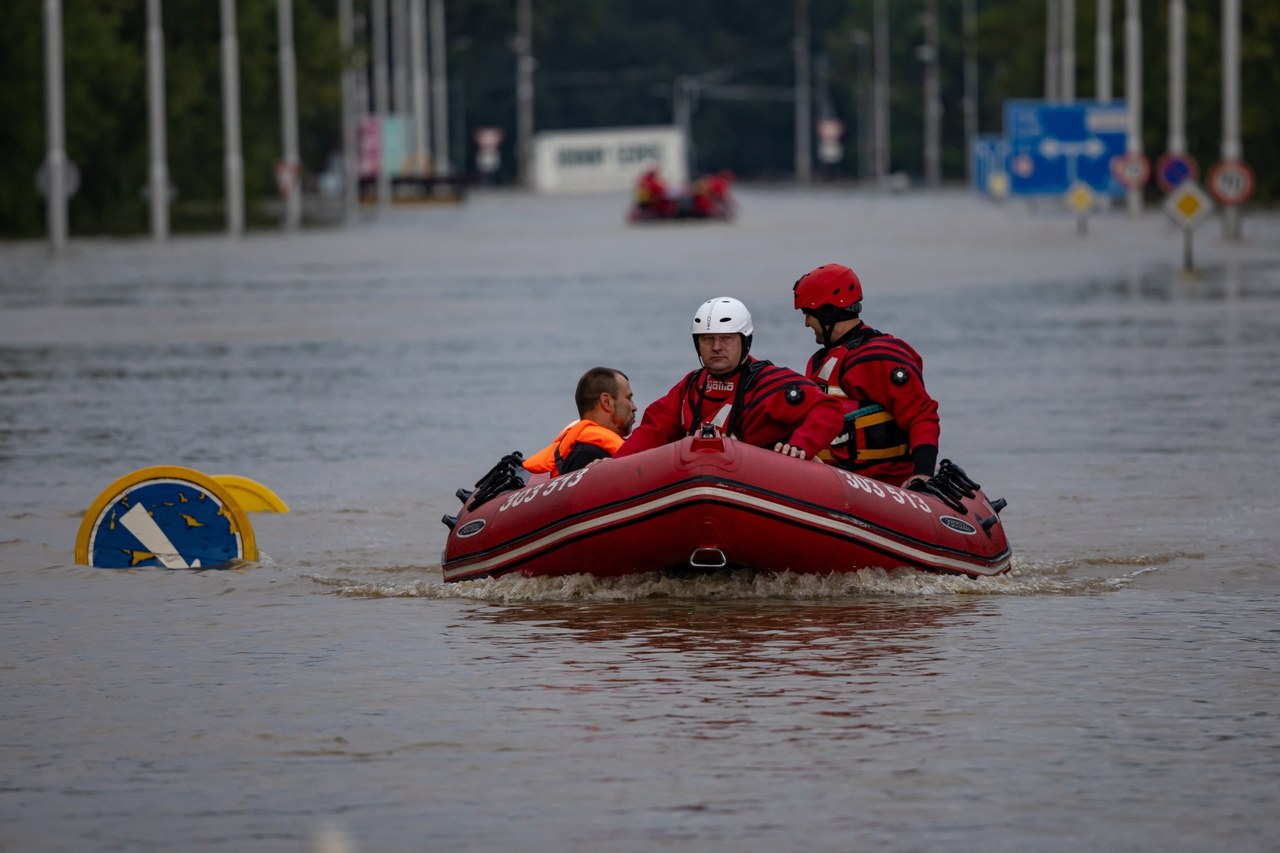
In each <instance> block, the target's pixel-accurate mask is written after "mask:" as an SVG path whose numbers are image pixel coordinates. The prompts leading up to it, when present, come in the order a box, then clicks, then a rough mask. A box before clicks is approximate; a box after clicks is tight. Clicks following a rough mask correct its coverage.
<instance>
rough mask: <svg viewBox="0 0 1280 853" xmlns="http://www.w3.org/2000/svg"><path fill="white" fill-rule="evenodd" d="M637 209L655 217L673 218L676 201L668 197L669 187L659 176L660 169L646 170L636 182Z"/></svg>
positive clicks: (654, 167) (655, 167)
mask: <svg viewBox="0 0 1280 853" xmlns="http://www.w3.org/2000/svg"><path fill="white" fill-rule="evenodd" d="M635 195H636V209H637V210H639V211H641V212H644V213H651V214H653V215H655V216H673V215H674V214H675V200H674V199H672V198H671V197H669V196H668V195H667V185H666V184H665V183H663V181H662V176H661V175H659V174H658V167H657V166H653V167H651V168H649V169H647V170H645V172H644V174H642V175H641V176H640V177H639V178H638V179H637V180H636V193H635Z"/></svg>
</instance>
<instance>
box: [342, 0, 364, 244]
mask: <svg viewBox="0 0 1280 853" xmlns="http://www.w3.org/2000/svg"><path fill="white" fill-rule="evenodd" d="M355 43H356V34H355V10H354V8H353V0H338V44H339V45H341V47H342V215H343V218H344V219H345V220H346V221H347V222H353V221H355V218H356V214H357V213H358V212H359V210H360V162H359V158H358V156H357V153H356V147H357V146H358V145H359V144H360V141H359V134H358V133H357V132H356V115H357V112H358V108H357V103H356V102H357V100H358V97H357V93H356V87H357V83H356V72H355V70H354V69H353V68H352V67H351V64H352V62H353V61H354V56H353V55H352V53H353V51H354V50H355Z"/></svg>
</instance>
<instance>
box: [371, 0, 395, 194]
mask: <svg viewBox="0 0 1280 853" xmlns="http://www.w3.org/2000/svg"><path fill="white" fill-rule="evenodd" d="M372 2H373V6H372V8H371V10H370V13H369V17H370V18H371V19H372V20H371V23H372V24H373V113H374V116H375V117H376V118H377V121H378V162H377V165H376V167H375V168H377V170H378V212H379V213H384V212H385V211H386V209H387V208H388V207H390V205H391V169H390V164H389V163H388V162H387V138H386V137H387V99H388V98H389V97H390V95H391V93H390V91H389V90H390V88H391V86H390V81H389V80H388V77H387V0H372Z"/></svg>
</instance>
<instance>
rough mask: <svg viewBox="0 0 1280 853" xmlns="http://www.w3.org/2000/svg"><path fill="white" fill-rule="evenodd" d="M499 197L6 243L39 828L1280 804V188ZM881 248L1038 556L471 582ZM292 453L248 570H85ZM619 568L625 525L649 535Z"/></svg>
mask: <svg viewBox="0 0 1280 853" xmlns="http://www.w3.org/2000/svg"><path fill="white" fill-rule="evenodd" d="M739 196H740V200H741V203H742V209H743V213H742V216H741V218H740V220H739V221H737V222H735V223H732V224H728V225H724V224H698V223H689V224H677V225H655V226H652V227H648V226H645V227H635V226H628V225H626V224H624V222H623V213H624V208H625V205H626V198H625V196H598V197H535V196H528V195H523V194H509V193H477V194H475V195H473V196H472V197H471V198H470V199H469V200H468V201H466V202H465V203H464V204H462V205H458V206H451V207H443V206H442V207H422V208H397V209H394V210H392V211H389V212H388V215H384V216H383V217H382V218H381V219H380V220H378V221H365V222H362V223H360V224H359V225H357V226H354V227H352V228H349V229H347V230H342V231H308V232H304V233H302V234H297V235H291V236H286V235H267V234H256V235H252V236H249V237H246V238H244V239H241V240H231V239H227V238H224V237H221V236H215V237H200V238H191V237H183V238H177V239H174V240H172V241H171V242H170V243H168V244H166V245H156V244H153V243H152V242H151V241H149V240H137V241H126V242H119V241H93V240H75V241H73V243H72V245H71V248H70V250H69V251H68V252H67V253H66V254H65V256H63V257H60V258H57V259H53V258H51V257H50V256H49V254H48V253H47V251H46V250H45V248H44V247H43V246H40V245H31V244H9V245H5V246H3V247H0V524H3V530H2V531H0V644H2V645H3V648H4V652H3V656H2V657H0V669H2V670H3V682H2V686H0V691H2V693H0V695H2V696H3V699H2V701H0V850H42V851H84V850H130V851H138V850H143V851H150V850H165V851H167V850H179V849H180V850H185V851H216V850H226V851H232V850H234V851H240V850H254V851H303V850H308V849H319V848H321V847H324V846H325V843H327V844H328V847H327V848H326V849H341V848H345V849H348V850H356V851H361V853H366V851H402V850H404V851H407V850H451V851H459V850H467V851H497V850H521V851H535V853H541V851H547V852H548V853H550V852H551V851H556V853H565V852H566V851H581V853H588V852H589V851H600V850H609V851H636V853H640V851H653V850H670V851H694V850H696V851H704V850H744V851H775V850H804V851H849V850H864V849H876V850H884V851H923V850H947V851H951V850H982V851H1025V850H1037V851H1077V850H1085V849H1088V850H1108V851H1130V850H1132V851H1146V850H1161V851H1200V850H1205V849H1224V850H1233V851H1263V850H1271V849H1274V845H1275V841H1274V838H1275V836H1276V834H1277V832H1278V831H1280V810H1278V809H1277V808H1276V800H1277V794H1278V793H1280V720H1278V718H1277V699H1278V698H1280V673H1278V672H1277V669H1278V667H1277V664H1278V663H1280V659H1278V656H1277V652H1278V651H1280V634H1278V631H1280V596H1278V595H1277V590H1278V589H1280V584H1278V583H1277V578H1278V575H1280V557H1277V553H1280V499H1278V497H1277V496H1278V495H1280V492H1278V490H1277V483H1280V459H1278V457H1277V453H1276V439H1275V436H1276V430H1277V427H1276V424H1277V423H1278V422H1280V375H1278V373H1277V368H1278V367H1280V358H1278V350H1280V217H1278V216H1276V215H1274V214H1270V215H1268V214H1262V213H1252V212H1250V213H1249V214H1247V215H1246V217H1245V221H1244V234H1245V237H1244V240H1243V241H1242V242H1239V243H1235V242H1228V241H1226V240H1224V239H1223V237H1222V229H1221V225H1220V224H1219V223H1218V222H1216V221H1211V222H1210V223H1208V224H1206V225H1205V226H1203V227H1202V228H1201V229H1200V230H1199V231H1198V232H1196V235H1195V238H1194V242H1193V248H1194V260H1195V267H1196V268H1195V271H1194V272H1192V273H1187V272H1183V271H1182V269H1181V266H1182V259H1183V242H1182V238H1181V236H1180V235H1179V233H1178V232H1177V231H1176V230H1175V229H1174V228H1173V226H1172V225H1171V224H1170V223H1168V222H1167V221H1166V220H1165V218H1164V216H1163V214H1162V213H1161V212H1160V211H1158V210H1152V211H1148V212H1147V213H1146V214H1144V215H1143V216H1142V217H1139V218H1136V219H1130V218H1129V217H1127V216H1125V215H1123V214H1121V213H1109V214H1105V215H1101V216H1098V217H1096V218H1094V219H1093V220H1092V221H1091V222H1090V223H1089V229H1088V233H1087V234H1086V235H1079V234H1077V233H1076V226H1075V222H1074V221H1073V220H1072V219H1071V218H1069V217H1067V216H1065V215H1061V214H1059V213H1057V212H1054V211H1051V210H1049V209H1047V208H1042V209H1039V210H1034V209H1028V208H1026V207H1023V206H1020V205H1008V206H1005V207H999V206H995V205H991V204H989V203H987V202H984V201H981V200H979V199H977V198H975V197H972V196H970V195H968V194H963V193H942V194H936V195H923V194H920V195H913V194H903V195H878V194H874V193H868V192H865V191H864V192H859V191H850V190H830V191H813V192H809V193H802V192H798V191H788V190H777V191H770V190H764V189H754V190H752V189H749V188H748V189H744V190H742V191H741V192H740V193H739ZM827 261H838V262H844V263H848V264H850V265H852V266H853V267H854V268H855V269H857V270H858V271H859V272H860V274H861V275H862V278H863V281H864V284H865V286H866V290H867V297H866V303H865V306H866V308H865V314H864V316H865V318H866V319H867V320H868V322H870V323H871V324H872V325H874V326H877V327H879V328H883V329H885V330H886V331H891V332H894V333H896V334H899V335H900V336H902V337H905V338H906V339H908V340H909V341H911V342H912V343H913V344H914V345H915V346H916V347H917V348H918V349H919V350H920V351H921V353H922V354H923V355H924V358H925V375H926V379H927V381H928V384H929V387H930V389H931V391H932V393H933V394H934V396H935V397H937V398H938V399H939V401H940V405H941V411H942V416H943V440H942V455H943V456H944V457H949V458H952V459H954V460H955V461H957V462H958V463H960V464H961V465H962V466H963V467H964V468H965V469H966V470H967V471H968V472H969V474H970V475H971V476H972V477H973V478H974V479H976V480H977V481H979V482H981V483H982V484H983V486H984V487H985V488H986V490H987V492H988V494H990V495H991V496H992V497H1004V498H1006V499H1008V501H1009V507H1008V509H1006V510H1005V512H1004V514H1003V518H1004V522H1005V525H1006V527H1007V530H1008V532H1009V536H1010V539H1011V542H1012V545H1013V547H1014V550H1015V554H1016V568H1015V570H1014V571H1013V572H1012V573H1011V574H1010V575H1009V576H1006V577H1002V578H996V579H986V580H961V579H948V578H935V577H926V576H916V575H912V574H907V573H897V572H895V573H888V574H886V573H884V572H879V571H868V572H862V573H858V574H856V575H851V576H844V577H839V578H827V579H814V578H809V579H797V578H790V577H781V578H725V577H714V576H713V577H710V578H707V579H703V580H699V581H676V580H672V579H658V578H642V579H631V580H622V581H617V582H612V583H605V582H595V581H592V580H590V579H588V578H571V579H567V580H562V581H555V582H542V581H530V580H522V579H518V578H507V579H503V580H501V581H480V582H471V583H465V584H456V585H455V584H451V585H448V586H446V585H444V584H443V583H442V582H441V578H440V570H439V565H438V564H439V553H440V550H441V548H442V547H443V543H444V537H445V532H446V531H445V528H444V526H443V525H442V524H441V523H440V521H439V519H440V517H441V516H442V515H443V514H445V513H452V512H454V511H456V508H457V500H456V498H455V497H454V496H453V493H454V490H455V489H457V488H458V487H460V486H470V485H472V484H473V483H474V481H475V480H476V479H477V478H478V477H479V476H480V475H481V474H483V473H484V472H485V471H486V470H487V469H488V468H489V467H490V466H491V464H492V463H493V462H494V461H496V459H497V458H498V457H499V456H501V455H502V454H504V453H506V452H508V451H511V450H515V449H520V450H524V451H526V452H530V451H533V450H536V449H537V448H539V447H541V446H542V445H543V444H544V443H545V442H546V441H548V440H549V439H550V437H551V436H552V435H554V433H555V432H556V431H557V430H558V429H559V428H560V427H561V426H563V424H564V423H565V422H567V421H568V420H569V419H570V418H571V417H572V415H573V412H572V401H571V395H572V388H573V385H574V383H575V382H576V380H577V377H578V375H579V374H580V373H581V372H582V371H583V370H584V369H586V368H587V367H590V366H592V365H595V364H605V365H609V366H613V367H617V368H619V369H622V370H624V371H626V372H627V373H628V374H629V375H630V377H631V379H632V384H633V386H634V388H635V391H636V397H637V402H639V403H640V404H641V405H642V406H643V405H644V404H645V403H647V402H649V401H651V400H653V399H655V398H656V397H657V396H659V395H661V394H662V393H664V392H665V391H666V390H667V389H668V388H669V387H670V386H671V384H672V383H674V382H675V381H676V379H677V378H679V377H680V376H682V375H683V374H684V372H685V371H687V370H689V369H691V367H692V366H693V358H694V356H693V350H692V346H691V344H690V340H689V337H688V324H689V320H690V317H691V316H692V313H693V309H694V308H695V307H696V306H697V305H698V304H700V303H701V302H702V301H703V300H704V299H706V298H708V297H711V296H718V295H735V296H739V297H741V298H742V299H744V300H745V301H746V302H747V304H748V305H749V306H750V307H751V309H752V311H753V313H754V315H755V320H756V330H757V331H756V336H755V344H754V349H753V351H754V352H755V353H756V354H757V355H760V356H762V357H766V358H770V359H772V360H774V361H777V362H781V363H784V364H789V365H791V366H795V367H801V366H802V363H803V361H804V359H805V357H806V356H807V355H808V354H809V352H810V351H811V350H812V338H811V336H810V335H809V333H808V332H807V331H806V330H805V329H804V328H803V326H802V324H801V322H800V318H799V316H798V315H797V314H796V313H795V312H794V311H792V309H791V304H790V295H791V294H790V288H791V283H792V282H793V281H794V280H795V279H796V278H797V277H798V276H799V275H800V274H801V273H803V272H805V271H806V270H808V269H810V268H811V267H813V266H816V265H817V264H819V263H823V262H827ZM161 464H165V465H186V466H190V467H193V468H196V469H198V470H201V471H203V472H206V473H209V474H218V473H232V474H240V475H243V476H247V477H251V478H253V479H256V480H258V481H259V482H261V483H263V484H265V485H267V486H268V487H270V488H271V489H273V490H274V491H275V492H276V493H277V494H279V495H280V496H281V497H282V498H283V499H284V500H285V501H286V502H287V503H288V504H289V505H290V507H291V510H292V511H291V512H289V513H288V514H269V513H259V514H254V515H253V516H252V523H253V529H254V531H255V533H256V537H257V541H258V545H259V548H260V549H261V551H262V552H263V554H262V557H261V559H260V560H259V561H258V562H257V563H254V564H250V565H245V566H243V567H240V568H237V569H234V570H203V571H181V570H179V571H168V570H160V569H145V570H136V571H119V570H103V569H91V568H87V567H84V566H77V565H74V543H75V538H76V533H77V527H78V525H79V521H80V516H81V515H82V514H83V513H84V511H85V510H86V509H87V507H88V506H89V504H90V503H92V501H93V500H94V499H95V497H97V496H98V494H99V492H100V491H102V490H103V489H104V488H106V487H107V486H108V485H109V484H110V483H111V482H112V481H114V480H115V479H116V478H118V477H120V476H122V475H124V474H127V473H129V472H130V471H133V470H135V469H138V468H142V467H144V466H149V465H161ZM618 559H620V560H625V559H626V555H625V554H619V555H618Z"/></svg>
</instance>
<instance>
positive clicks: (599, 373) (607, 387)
mask: <svg viewBox="0 0 1280 853" xmlns="http://www.w3.org/2000/svg"><path fill="white" fill-rule="evenodd" d="M619 376H621V377H622V378H623V379H627V374H625V373H623V372H622V371H621V370H614V369H613V368H612V367H593V368H591V369H590V370H588V371H587V372H586V373H584V374H582V378H581V379H579V380H578V388H577V390H575V391H574V392H573V401H574V402H575V403H577V404H578V417H580V418H582V417H586V415H587V412H589V411H591V410H592V409H594V408H595V407H596V404H597V403H598V402H600V395H601V394H608V395H609V396H610V397H616V396H618V377H619ZM627 381H628V382H630V381H631V380H630V379H627Z"/></svg>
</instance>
